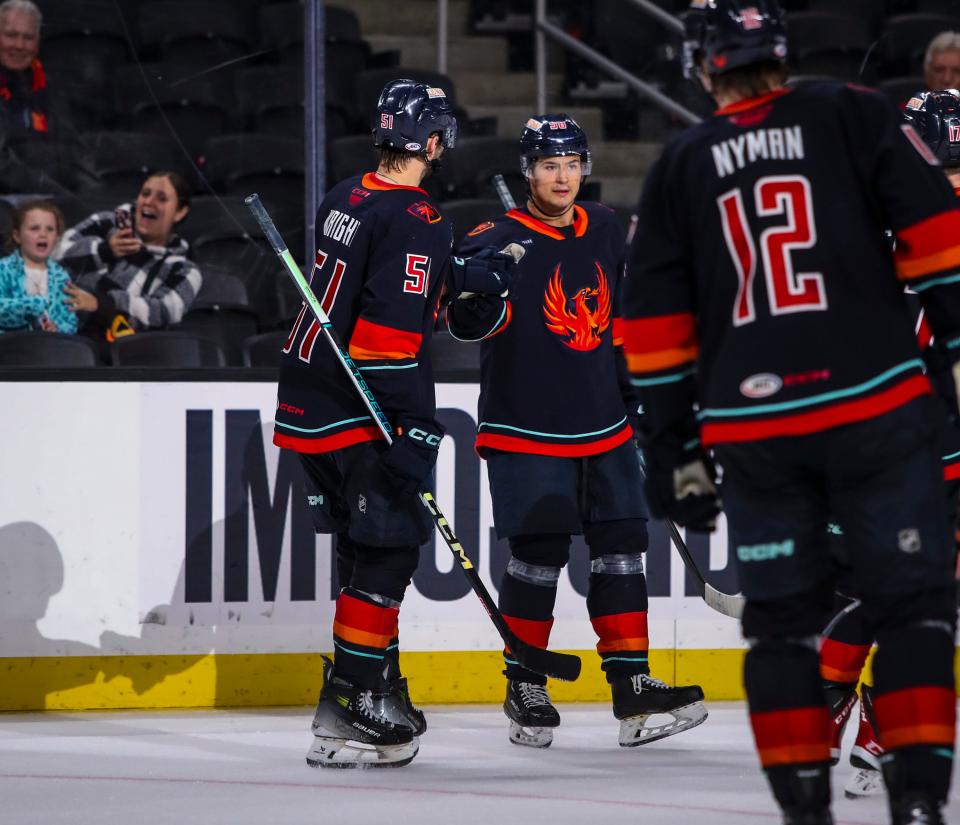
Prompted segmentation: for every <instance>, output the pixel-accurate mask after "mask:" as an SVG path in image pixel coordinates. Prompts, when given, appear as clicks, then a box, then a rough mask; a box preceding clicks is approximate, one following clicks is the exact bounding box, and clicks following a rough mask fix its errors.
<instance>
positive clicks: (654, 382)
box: [630, 368, 697, 387]
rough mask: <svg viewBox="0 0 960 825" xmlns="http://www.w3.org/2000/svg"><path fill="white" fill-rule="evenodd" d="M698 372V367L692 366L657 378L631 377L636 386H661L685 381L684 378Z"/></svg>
mask: <svg viewBox="0 0 960 825" xmlns="http://www.w3.org/2000/svg"><path fill="white" fill-rule="evenodd" d="M696 372H697V371H696V369H693V368H691V369H688V370H683V371H681V372H674V373H671V374H670V375H660V376H658V377H657V378H631V379H630V383H631V384H633V386H635V387H659V386H661V385H662V384H676V383H677V382H679V381H683V379H684V378H689V377H690V376H691V375H696Z"/></svg>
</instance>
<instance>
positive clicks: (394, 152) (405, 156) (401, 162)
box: [377, 143, 417, 172]
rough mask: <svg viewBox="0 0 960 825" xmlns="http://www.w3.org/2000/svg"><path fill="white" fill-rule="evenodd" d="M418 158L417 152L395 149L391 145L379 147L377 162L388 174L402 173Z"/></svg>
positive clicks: (386, 144)
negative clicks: (412, 160) (411, 161)
mask: <svg viewBox="0 0 960 825" xmlns="http://www.w3.org/2000/svg"><path fill="white" fill-rule="evenodd" d="M416 156H417V153H416V152H408V151H407V150H406V149H394V148H393V147H392V146H391V145H390V144H389V143H384V144H383V145H382V146H378V147H377V162H378V163H379V165H380V166H381V167H383V168H384V169H386V170H387V171H388V172H402V171H403V170H404V169H405V168H406V166H407V164H408V163H409V162H410V160H411V159H412V158H415V157H416Z"/></svg>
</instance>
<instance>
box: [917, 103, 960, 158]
mask: <svg viewBox="0 0 960 825" xmlns="http://www.w3.org/2000/svg"><path fill="white" fill-rule="evenodd" d="M903 119H904V120H905V121H906V122H907V123H909V124H911V125H912V126H913V128H914V129H916V131H917V134H919V135H920V139H921V140H922V141H923V142H924V143H926V144H927V146H929V147H930V151H931V152H933V154H934V155H936V156H937V158H938V159H939V160H940V162H941V163H942V164H943V165H944V166H946V167H956V166H960V92H958V91H957V90H956V89H943V90H942V91H939V92H918V93H917V94H915V95H914V96H913V97H912V98H910V100H909V102H908V103H907V105H906V107H905V108H904V110H903Z"/></svg>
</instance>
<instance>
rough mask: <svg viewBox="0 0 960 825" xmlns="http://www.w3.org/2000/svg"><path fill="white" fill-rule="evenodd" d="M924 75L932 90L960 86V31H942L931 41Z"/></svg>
mask: <svg viewBox="0 0 960 825" xmlns="http://www.w3.org/2000/svg"><path fill="white" fill-rule="evenodd" d="M923 77H924V80H925V81H926V84H927V90H928V91H931V92H935V91H939V90H941V89H957V88H960V32H940V34H938V35H937V36H936V37H934V38H933V40H931V41H930V45H929V46H927V54H926V57H925V58H924V60H923Z"/></svg>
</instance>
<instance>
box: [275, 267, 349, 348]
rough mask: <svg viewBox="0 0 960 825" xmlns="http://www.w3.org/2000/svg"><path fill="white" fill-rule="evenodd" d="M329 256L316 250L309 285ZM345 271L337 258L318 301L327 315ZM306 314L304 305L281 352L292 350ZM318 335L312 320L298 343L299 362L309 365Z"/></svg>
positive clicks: (318, 330) (315, 323) (316, 325)
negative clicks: (321, 296)
mask: <svg viewBox="0 0 960 825" xmlns="http://www.w3.org/2000/svg"><path fill="white" fill-rule="evenodd" d="M328 257H329V256H328V255H327V253H326V252H324V251H323V250H322V249H318V250H317V258H316V261H315V262H314V264H313V271H312V272H311V273H310V283H311V285H312V284H313V279H314V276H315V275H317V274H318V273H319V272H320V271H321V270H322V269H323V267H324V265H325V264H326V263H327V258H328ZM346 271H347V265H346V264H345V263H344V262H343V261H341V260H340V259H339V258H337V259H336V261H335V262H334V265H333V273H332V274H331V276H330V280H329V281H328V282H327V288H326V289H325V290H324V291H323V298H322V299H321V300H320V306H321V307H322V308H323V311H324V312H325V313H326V314H327V315H329V314H330V310H331V309H333V302H334V301H335V300H336V298H337V293H338V292H339V291H340V284H341V283H342V282H343V275H344V273H345V272H346ZM306 313H307V305H306V303H304V304H303V305H302V306H301V307H300V312H299V314H298V315H297V317H296V320H294V322H293V327H292V328H291V330H290V335H289V336H288V337H287V341H286V343H285V344H284V345H283V351H284V352H285V353H287V352H290V350H291V349H293V342H294V341H295V340H296V338H297V334H298V333H299V332H300V326H301V324H302V323H303V318H304V316H305V315H306ZM319 334H320V324H319V322H318V321H317V320H316V318H314V319H312V320H311V322H310V326H309V327H307V331H306V334H305V335H304V336H303V341H301V342H300V352H299V357H300V360H301V361H305V362H306V363H308V364H309V363H310V356H312V355H313V346H314V344H316V342H317V336H318V335H319Z"/></svg>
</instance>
